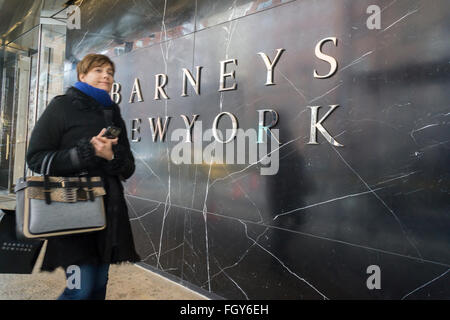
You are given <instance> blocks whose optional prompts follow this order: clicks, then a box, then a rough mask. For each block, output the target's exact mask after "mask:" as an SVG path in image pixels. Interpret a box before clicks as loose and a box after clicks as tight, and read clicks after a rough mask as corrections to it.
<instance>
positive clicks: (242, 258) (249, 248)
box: [203, 219, 269, 286]
mask: <svg viewBox="0 0 450 320" xmlns="http://www.w3.org/2000/svg"><path fill="white" fill-rule="evenodd" d="M238 221H239V222H240V223H242V224H243V225H244V226H246V225H245V223H244V222H243V221H242V220H240V219H238ZM268 230H269V227H266V229H265V230H264V231H263V232H262V233H261V234H259V235H258V237H257V238H256V242H258V241H259V239H260V238H261V237H262V236H263V235H264V234H265V233H266V232H267V231H268ZM254 246H255V243H253V244H252V245H251V246H250V247H248V248H247V250H246V251H245V252H244V253H243V254H242V255H241V256H240V257H239V258H238V260H237V261H236V262H235V263H233V264H232V265H229V266H227V267H224V268H221V271H219V272H217V273H215V274H214V275H212V276H211V280H212V279H214V278H215V277H217V276H218V275H220V274H221V273H222V272H224V271H225V270H227V269H231V268H234V267H236V266H237V265H239V263H241V261H242V260H244V258H245V257H246V256H247V255H248V253H249V251H250V250H251V249H252V248H253V247H254ZM205 284H206V283H204V284H203V286H204V285H205Z"/></svg>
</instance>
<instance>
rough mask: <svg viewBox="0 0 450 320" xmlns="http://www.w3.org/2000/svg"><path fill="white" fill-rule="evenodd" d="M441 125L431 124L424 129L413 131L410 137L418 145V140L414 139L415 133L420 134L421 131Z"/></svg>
mask: <svg viewBox="0 0 450 320" xmlns="http://www.w3.org/2000/svg"><path fill="white" fill-rule="evenodd" d="M439 125H440V124H439V123H433V124H429V125H426V126H424V127H422V128H419V129H414V130H412V131H411V132H410V133H409V135H410V136H411V138H412V139H413V140H414V142H415V143H416V144H417V141H416V138H414V133H416V132H419V131H422V130H425V129H427V128H432V127H436V126H439Z"/></svg>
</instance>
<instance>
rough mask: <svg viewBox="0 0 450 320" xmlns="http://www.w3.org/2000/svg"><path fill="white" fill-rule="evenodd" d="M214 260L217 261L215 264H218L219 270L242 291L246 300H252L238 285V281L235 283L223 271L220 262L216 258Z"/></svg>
mask: <svg viewBox="0 0 450 320" xmlns="http://www.w3.org/2000/svg"><path fill="white" fill-rule="evenodd" d="M214 260H215V262H216V265H217V266H218V267H219V269H221V270H222V271H221V272H223V274H225V276H226V277H227V278H228V279H229V280H230V281H231V282H232V283H233V284H234V285H235V286H236V287H237V288H238V289H239V291H241V292H242V294H243V295H244V296H245V298H246V299H247V300H250V299H249V298H248V295H247V294H246V293H245V291H244V290H243V289H242V288H241V287H240V286H239V285H238V284H237V282H236V281H234V280H233V279H232V278H231V277H230V276H229V275H228V274H227V273H226V272H225V271H223V269H222V268H221V266H220V264H219V262H218V261H217V259H216V258H214Z"/></svg>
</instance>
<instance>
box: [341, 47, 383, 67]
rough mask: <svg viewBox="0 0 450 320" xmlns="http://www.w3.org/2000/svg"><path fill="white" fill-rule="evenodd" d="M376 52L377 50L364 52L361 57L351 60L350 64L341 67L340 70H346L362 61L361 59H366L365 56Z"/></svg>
mask: <svg viewBox="0 0 450 320" xmlns="http://www.w3.org/2000/svg"><path fill="white" fill-rule="evenodd" d="M374 52H375V50H372V51H368V52H366V53H364V54H363V55H362V56H361V57H359V58H357V59H356V60H353V61H352V62H350V64H349V65H347V66H345V67H342V68H341V69H340V71H341V72H342V71H344V70H345V69H347V68H350V67H352V66H354V65H355V64H357V63H360V62H361V61H363V60H364V58H365V57H366V56H368V55H370V54H372V53H374Z"/></svg>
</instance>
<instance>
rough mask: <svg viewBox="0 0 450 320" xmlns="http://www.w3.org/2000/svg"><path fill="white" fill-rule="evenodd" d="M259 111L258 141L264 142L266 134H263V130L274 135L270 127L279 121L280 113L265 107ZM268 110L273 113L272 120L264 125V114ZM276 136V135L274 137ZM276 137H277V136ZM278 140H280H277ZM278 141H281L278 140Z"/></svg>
mask: <svg viewBox="0 0 450 320" xmlns="http://www.w3.org/2000/svg"><path fill="white" fill-rule="evenodd" d="M256 111H258V113H259V122H258V143H264V138H263V137H264V136H263V130H264V131H265V132H266V133H267V134H268V135H269V137H270V136H273V133H272V132H271V131H270V128H272V127H273V126H275V125H276V124H277V122H278V113H277V112H276V111H275V110H272V109H263V110H256ZM266 112H271V113H272V122H271V123H270V124H269V125H268V126H265V125H264V118H265V117H264V116H265V113H266ZM274 138H275V137H274ZM275 139H276V138H275ZM277 141H278V140H277ZM278 143H280V142H279V141H278Z"/></svg>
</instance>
